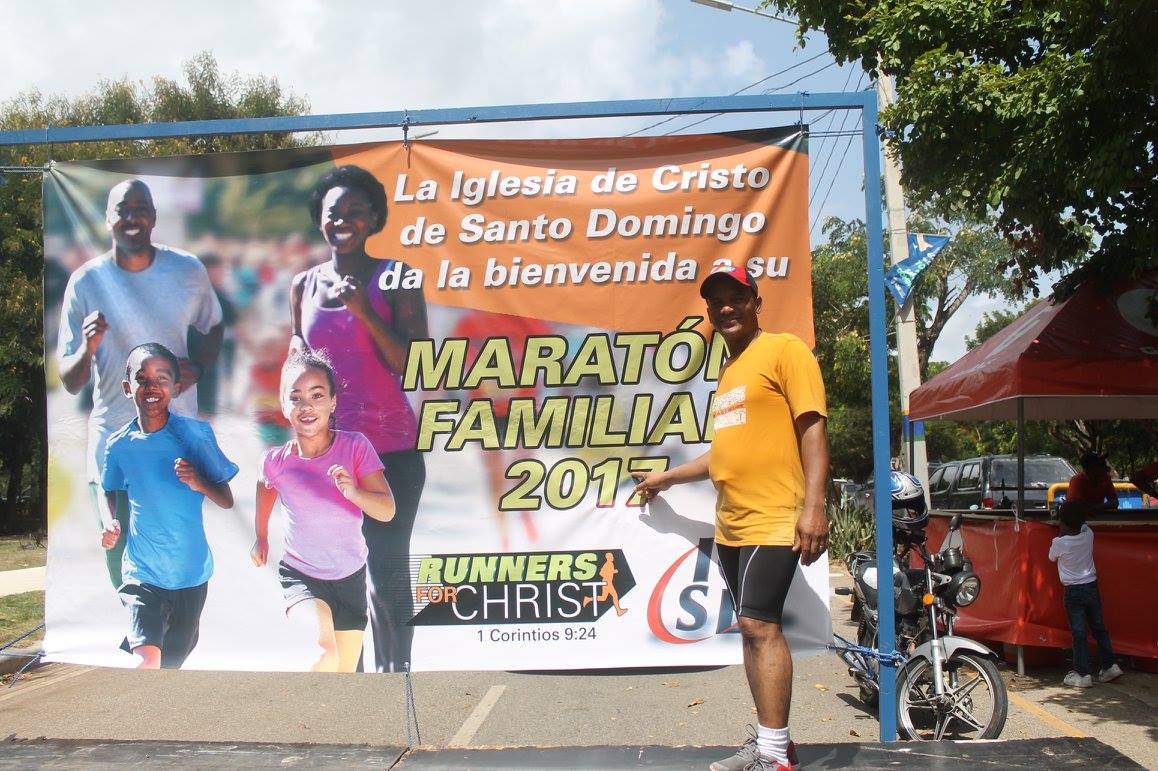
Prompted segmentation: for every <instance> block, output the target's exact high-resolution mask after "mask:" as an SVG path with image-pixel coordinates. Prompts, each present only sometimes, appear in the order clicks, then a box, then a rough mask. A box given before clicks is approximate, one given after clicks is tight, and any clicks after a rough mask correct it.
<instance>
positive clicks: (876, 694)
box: [856, 612, 881, 707]
mask: <svg viewBox="0 0 1158 771" xmlns="http://www.w3.org/2000/svg"><path fill="white" fill-rule="evenodd" d="M856 644H857V645H860V646H863V647H865V648H875V647H876V646H877V641H876V637H875V636H872V635H870V634H869V624H868V619H867V618H865V617H864V613H863V612H862V613H861V619H860V623H859V624H857V625H856ZM868 666H869V667H871V668H872V669H873V670H874V671H875V672H876V673H877V678H878V680H877V682H878V683H879V682H880V680H879V678H880V665H879V664H877V662H876V659H869V661H868ZM857 689H858V690H859V691H860V700H861V702H862V703H864V705H865V706H867V707H875V706H877V704H878V703H879V701H880V696H881V694H880V689H878V688H873V687H872V686H871V685H866V684H865V683H864V682H863V681H862V680H860V679H859V678H858V680H857Z"/></svg>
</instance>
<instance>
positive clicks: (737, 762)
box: [708, 726, 759, 771]
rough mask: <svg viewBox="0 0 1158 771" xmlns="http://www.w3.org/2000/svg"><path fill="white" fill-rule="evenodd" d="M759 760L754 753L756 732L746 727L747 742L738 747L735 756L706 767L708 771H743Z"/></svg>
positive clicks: (750, 727)
mask: <svg viewBox="0 0 1158 771" xmlns="http://www.w3.org/2000/svg"><path fill="white" fill-rule="evenodd" d="M758 758H759V754H758V753H757V752H756V730H755V729H754V728H752V726H748V741H746V742H744V743H743V745H741V746H740V749H739V750H737V751H736V754H735V755H732V756H730V757H727V758H724V759H723V760H717V761H716V762H715V763H713V764H712V765H710V766H708V771H744V769H746V768H748V767H749V766H751V765H752V763H753V762H754V761H756V760H757V759H758Z"/></svg>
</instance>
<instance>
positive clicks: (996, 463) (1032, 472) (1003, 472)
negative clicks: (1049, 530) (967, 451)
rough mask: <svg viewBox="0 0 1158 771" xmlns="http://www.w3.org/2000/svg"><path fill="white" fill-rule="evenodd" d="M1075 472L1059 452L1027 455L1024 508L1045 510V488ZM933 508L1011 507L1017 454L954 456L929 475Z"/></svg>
mask: <svg viewBox="0 0 1158 771" xmlns="http://www.w3.org/2000/svg"><path fill="white" fill-rule="evenodd" d="M1075 473H1076V472H1075V471H1074V467H1073V466H1071V465H1070V464H1069V462H1068V461H1066V460H1065V458H1059V457H1057V456H1056V455H1027V456H1025V508H1026V510H1027V511H1030V510H1035V509H1036V510H1041V511H1044V510H1046V508H1047V505H1046V491H1047V490H1048V489H1049V486H1050V485H1052V484H1054V483H1056V482H1068V481H1070V477H1071V476H1073V475H1074V474H1075ZM929 500H930V502H931V503H932V504H933V508H934V509H950V510H953V509H956V510H962V509H973V510H976V509H1011V508H1013V507H1014V506H1015V505H1016V504H1017V456H1016V455H982V456H980V457H977V458H968V459H966V460H954V461H949V462H948V463H946V464H944V465H942V466H941V467H940V468H939V469H937V470H936V471H934V472H933V474H932V475H931V476H930V477H929Z"/></svg>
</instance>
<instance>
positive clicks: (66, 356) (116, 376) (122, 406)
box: [56, 179, 222, 588]
mask: <svg viewBox="0 0 1158 771" xmlns="http://www.w3.org/2000/svg"><path fill="white" fill-rule="evenodd" d="M105 222H106V225H107V227H108V230H109V233H110V234H111V235H112V240H113V246H112V249H110V250H109V251H107V252H105V253H104V254H102V255H100V256H99V257H95V258H93V259H91V260H89V261H88V262H86V263H85V264H84V265H82V266H81V267H80V268H78V269H77V270H76V272H74V273H73V274H72V276H70V277H69V279H68V286H67V287H66V288H65V290H64V300H63V305H62V308H61V314H60V335H59V339H58V343H57V352H56V353H57V364H58V366H59V369H60V379H61V380H62V381H63V382H64V387H65V388H66V389H67V390H68V392H69V393H72V394H76V393H80V391H81V390H82V389H83V388H84V387H85V385H86V384H87V383H88V382H89V379H90V378H92V377H93V376H94V374H95V382H94V384H93V409H92V413H91V415H90V416H89V422H88V452H87V474H88V480H89V483H90V486H91V488H92V491H93V495H94V499H93V505H94V510H95V506H96V498H95V496H97V495H101V494H103V493H101V491H100V489H99V485H100V479H101V474H102V472H103V469H104V457H105V444H106V441H107V439H108V437H109V435H110V434H112V433H113V432H114V431H117V430H119V429H120V428H121V427H122V426H124V425H125V424H126V423H128V422H129V421H130V420H132V419H133V418H134V417H136V412H135V411H134V406H133V401H132V400H131V399H126V398H125V394H124V392H123V391H122V388H121V381H122V379H123V376H124V369H125V361H126V359H128V356H129V352H130V351H131V350H133V349H134V348H135V347H137V346H138V345H141V344H143V343H148V342H158V343H160V344H162V345H164V346H165V347H166V348H168V349H169V350H170V351H172V352H173V353H174V354H175V355H176V356H177V357H178V363H179V365H180V370H181V372H180V377H179V382H180V384H181V388H180V394H179V396H177V397H176V398H174V399H173V401H172V411H173V412H174V413H176V414H178V415H183V416H195V415H196V414H197V391H196V389H195V387H194V386H195V384H196V383H197V380H198V379H199V378H200V377H201V373H202V372H204V371H205V370H206V369H208V368H209V367H210V366H212V365H213V362H214V361H215V360H216V358H217V351H218V350H219V348H220V347H221V335H222V326H221V304H220V303H219V302H218V300H217V295H216V294H214V292H213V286H212V285H211V284H210V283H209V275H208V273H207V272H206V271H205V267H204V266H203V265H202V264H201V261H200V260H198V259H197V258H196V257H195V256H193V255H192V254H189V253H188V252H183V251H180V250H178V249H172V248H170V247H167V246H162V245H160V244H157V245H154V244H153V242H152V235H153V227H154V226H155V225H156V224H157V210H156V209H155V208H154V206H153V196H152V193H151V192H150V191H149V188H148V186H147V185H146V184H145V183H144V182H142V181H141V180H139V179H131V180H127V181H124V182H121V183H119V184H117V185H116V186H114V187H113V189H112V190H110V191H109V198H108V206H107V208H106V210H105ZM190 329H196V330H197V331H199V332H201V333H202V334H204V335H205V336H206V337H205V340H204V342H203V344H202V346H201V349H200V354H199V360H198V361H192V360H190V359H189V358H188V352H189V344H188V335H189V330H190ZM122 503H124V502H123V501H122ZM127 511H128V506H127V505H119V506H118V507H117V512H118V515H119V516H120V517H121V518H122V520H123V521H121V522H120V525H121V527H122V529H123V530H125V531H126V532H127V530H128V521H127V519H123V517H125V516H127ZM124 543H125V540H124V539H121V540H120V541H119V543H118V545H117V547H116V548H114V549H111V550H110V551H108V552H106V557H107V560H108V572H109V580H110V581H112V583H113V586H114V587H117V588H119V587H120V585H121V553H122V552H123V550H124Z"/></svg>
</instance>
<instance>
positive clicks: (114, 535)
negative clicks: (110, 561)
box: [101, 519, 121, 550]
mask: <svg viewBox="0 0 1158 771" xmlns="http://www.w3.org/2000/svg"><path fill="white" fill-rule="evenodd" d="M120 538H121V523H120V522H118V521H116V520H115V519H113V520H109V521H108V522H107V523H105V527H104V530H103V531H102V532H101V548H103V549H106V550H107V549H111V548H113V547H114V546H116V545H117V541H119V540H120Z"/></svg>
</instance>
